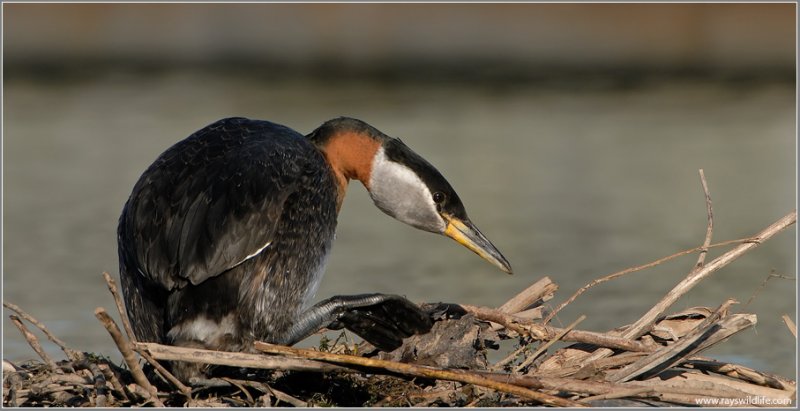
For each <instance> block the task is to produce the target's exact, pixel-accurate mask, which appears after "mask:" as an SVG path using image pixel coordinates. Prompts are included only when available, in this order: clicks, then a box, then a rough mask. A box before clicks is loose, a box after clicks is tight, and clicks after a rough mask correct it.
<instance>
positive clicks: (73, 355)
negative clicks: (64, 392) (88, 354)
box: [3, 301, 83, 361]
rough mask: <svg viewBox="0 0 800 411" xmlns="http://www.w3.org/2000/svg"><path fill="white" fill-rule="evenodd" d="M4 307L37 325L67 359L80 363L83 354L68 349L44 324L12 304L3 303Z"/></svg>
mask: <svg viewBox="0 0 800 411" xmlns="http://www.w3.org/2000/svg"><path fill="white" fill-rule="evenodd" d="M3 307H6V308H8V309H9V310H11V311H14V312H15V313H17V314H19V316H20V317H22V318H24V319H25V321H27V322H29V323H31V324H33V325H35V326H36V328H38V329H40V330H42V332H43V333H44V335H45V336H47V339H49V340H50V341H52V342H53V344H55V345H57V346H59V347H60V348H61V350H62V351H64V354H66V355H67V358H69V359H71V360H73V361H78V360H80V359H81V358H83V354H82V353H80V352H78V351H75V350H73V349H71V348H69V347H67V344H66V343H64V341H61V339H59V338H58V337H56V336H55V335H53V333H51V332H50V330H48V329H47V327H45V326H44V324H42V323H41V322H39V320H37V319H36V318H34V317H33V316H32V315H30V314H28V313H26V312H25V311H22V309H21V308H19V307H17V306H16V305H14V304H11V303H10V302H8V301H3Z"/></svg>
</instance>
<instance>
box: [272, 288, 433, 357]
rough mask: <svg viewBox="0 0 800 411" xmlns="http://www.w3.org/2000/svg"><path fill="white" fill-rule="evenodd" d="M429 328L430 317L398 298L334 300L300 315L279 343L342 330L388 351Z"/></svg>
mask: <svg viewBox="0 0 800 411" xmlns="http://www.w3.org/2000/svg"><path fill="white" fill-rule="evenodd" d="M432 325H433V322H432V320H431V319H430V316H429V314H427V313H426V312H424V311H422V310H421V309H420V308H419V307H418V306H417V305H415V304H414V303H412V302H411V301H409V300H408V299H406V298H405V297H401V296H399V295H391V294H359V295H349V296H334V297H331V298H328V299H326V300H323V301H320V302H319V303H317V304H316V305H314V306H313V307H311V308H309V309H308V310H306V311H305V312H304V313H302V314H301V315H300V317H299V318H298V319H297V321H296V322H295V323H294V325H293V326H292V329H291V330H290V331H289V332H288V333H287V334H286V337H285V338H284V341H282V342H283V343H284V344H288V345H291V344H294V343H296V342H298V341H300V340H302V339H304V338H306V337H308V336H309V335H311V334H313V333H314V332H316V331H317V330H319V329H320V328H322V327H325V326H327V327H329V328H333V329H340V328H342V327H344V328H347V329H349V330H350V331H353V332H354V333H356V334H358V335H359V336H361V337H362V338H364V339H365V340H367V341H369V342H370V343H372V344H373V345H375V346H376V347H378V348H380V349H383V350H386V351H391V350H394V349H396V348H397V347H399V346H400V345H401V344H402V339H403V338H406V337H409V336H411V335H413V334H421V333H425V332H427V331H429V330H430V328H431V326H432Z"/></svg>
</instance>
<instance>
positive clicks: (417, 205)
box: [369, 147, 445, 233]
mask: <svg viewBox="0 0 800 411" xmlns="http://www.w3.org/2000/svg"><path fill="white" fill-rule="evenodd" d="M369 187H370V196H371V197H372V201H374V202H375V205H376V206H378V208H380V209H381V210H382V211H383V212H384V213H386V214H388V215H390V216H392V217H394V218H396V219H397V220H400V221H402V222H404V223H406V224H409V225H411V226H413V227H416V228H419V229H421V230H425V231H430V232H434V233H441V232H443V231H444V229H445V222H444V220H443V219H442V218H441V217H440V216H439V213H438V212H437V211H436V204H434V202H433V196H432V195H431V192H430V190H429V189H428V186H427V185H425V183H424V182H423V181H422V180H421V179H420V178H419V176H417V174H416V173H415V172H414V171H412V170H411V169H410V168H408V167H406V166H405V165H403V164H400V163H396V162H394V161H391V160H389V159H388V158H387V157H386V153H385V152H384V149H383V147H381V148H379V149H378V151H377V153H375V158H374V159H373V160H372V175H371V176H370V181H369Z"/></svg>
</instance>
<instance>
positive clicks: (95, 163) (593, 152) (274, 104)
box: [3, 4, 797, 377]
mask: <svg viewBox="0 0 800 411" xmlns="http://www.w3.org/2000/svg"><path fill="white" fill-rule="evenodd" d="M794 16H795V5H793V4H761V5H755V4H659V5H643V4H639V5H636V4H606V5H590V4H563V5H559V4H516V5H514V4H506V5H488V4H483V5H467V4H462V5H458V4H439V5H422V4H395V5H379V4H349V5H344V4H338V5H333V4H305V5H289V4H238V5H221V4H217V5H206V4H180V5H178V4H171V5H161V4H127V5H112V4H105V5H97V4H73V5H63V4H3V35H4V55H3V57H4V66H3V70H4V73H3V80H4V84H3V92H4V96H3V116H4V118H3V120H4V122H3V173H4V175H3V177H4V178H3V235H4V238H3V240H4V241H3V299H4V300H6V301H9V302H13V303H15V304H17V305H20V306H21V307H22V308H23V309H25V310H27V311H28V312H30V313H31V314H32V315H34V316H36V317H37V318H39V319H40V320H42V321H43V322H44V323H45V324H46V325H47V326H48V327H49V328H50V330H51V331H53V332H54V333H55V334H56V335H58V336H60V337H61V338H63V339H64V340H65V341H66V342H67V343H68V344H69V345H71V346H72V347H73V348H77V349H81V350H86V351H94V352H98V353H102V354H107V355H111V356H112V357H115V354H114V353H116V349H115V348H114V346H113V343H112V341H111V340H110V338H109V337H108V335H107V334H106V332H105V330H104V329H103V328H102V327H101V326H100V325H99V324H98V322H97V321H96V319H95V318H94V315H93V310H94V308H95V307H97V306H104V307H106V308H107V309H109V311H114V310H113V302H112V300H111V298H110V296H109V294H108V291H107V290H106V287H105V284H104V283H103V280H102V277H101V273H102V272H103V271H108V272H110V273H112V274H113V275H115V276H116V274H117V254H116V234H115V229H116V223H117V218H118V216H119V212H120V211H121V208H122V205H123V204H124V202H125V200H126V198H127V196H128V194H129V193H130V190H131V188H132V186H133V184H134V182H135V181H136V179H137V178H138V176H139V175H140V174H141V172H142V171H143V170H144V169H145V168H146V167H147V166H148V165H149V164H150V163H151V162H152V161H153V160H154V159H155V158H156V157H157V156H158V155H159V154H160V153H161V152H162V151H163V150H165V149H166V148H167V147H169V146H170V145H172V144H173V143H175V142H176V141H178V140H179V139H182V138H184V137H186V136H188V135H189V134H190V133H192V132H193V131H195V130H197V129H199V128H201V127H203V126H204V125H206V124H208V123H211V122H213V121H215V120H217V119H219V118H222V117H227V116H246V117H252V118H259V119H268V120H272V121H275V122H278V123H282V124H285V125H288V126H290V127H292V128H294V129H296V130H298V131H299V132H301V133H308V132H310V131H311V130H313V129H314V128H315V127H316V126H318V125H319V124H321V123H322V122H323V121H325V120H327V119H330V118H333V117H336V116H340V115H347V116H352V117H357V118H360V119H363V120H365V121H367V122H369V123H370V124H372V125H374V126H375V127H377V128H378V129H380V130H382V131H383V132H385V133H387V134H389V135H392V136H396V137H401V138H403V140H404V141H405V142H406V143H407V144H408V145H409V146H410V147H412V148H413V149H414V150H415V151H417V152H418V153H420V154H421V155H423V156H424V157H425V158H427V159H428V160H429V161H431V162H432V163H433V164H434V165H436V166H437V168H438V169H439V170H440V171H441V172H442V173H443V174H444V175H445V176H446V177H447V178H448V180H449V181H450V182H451V183H452V185H453V186H454V187H455V189H456V190H457V191H458V193H459V195H460V197H461V198H462V200H463V201H464V203H465V205H466V207H467V210H468V212H469V214H470V216H471V218H472V219H473V221H474V222H475V223H476V224H477V225H478V226H479V227H480V228H481V230H482V231H483V232H484V233H485V234H486V235H487V236H488V237H489V238H490V239H492V241H493V242H494V243H495V245H497V246H498V248H499V249H500V250H501V251H502V252H503V253H504V254H505V256H506V257H507V258H508V259H509V260H510V261H511V263H512V265H513V267H514V269H515V274H514V275H513V276H507V275H505V274H502V273H500V272H499V271H498V270H496V269H494V268H493V267H492V266H490V265H489V264H486V263H485V262H483V261H481V260H480V259H479V258H478V257H477V256H475V255H473V254H472V253H470V252H469V251H467V250H465V249H463V248H462V247H460V246H458V245H457V244H456V243H454V242H452V241H450V240H447V239H445V238H442V237H438V236H434V235H431V234H427V233H423V232H419V231H417V230H414V229H412V228H409V227H406V226H404V225H402V224H400V223H397V222H395V221H393V220H391V219H390V218H389V217H387V216H385V215H384V214H382V213H381V212H380V211H379V210H378V209H377V208H375V207H374V206H373V205H372V204H371V201H370V200H369V197H368V196H367V194H366V192H365V190H364V189H363V188H362V187H361V186H360V185H359V184H358V183H353V184H351V187H350V190H349V192H348V195H347V198H346V200H345V204H344V206H343V209H342V212H341V215H340V218H339V228H338V233H337V239H336V242H335V245H334V252H333V255H332V258H331V261H330V264H329V266H328V271H327V275H326V277H325V279H324V281H323V283H322V286H321V287H320V290H319V292H318V294H317V299H318V300H319V299H323V298H326V297H328V296H330V295H334V294H354V293H363V292H391V293H398V294H403V295H406V296H408V297H409V298H410V299H412V300H414V301H450V302H462V303H469V304H475V305H484V306H498V305H500V304H502V303H503V302H504V301H505V300H507V299H508V298H510V297H511V296H513V295H514V294H516V293H517V292H519V291H521V290H522V289H524V288H525V287H527V286H528V285H530V284H531V283H533V282H535V281H536V280H538V279H539V278H541V277H543V276H550V277H551V278H552V279H553V281H554V282H556V283H557V284H558V285H559V286H560V290H559V291H558V293H557V294H556V298H555V300H554V302H555V303H558V302H560V301H562V300H563V299H565V298H567V297H568V296H569V295H571V294H572V293H573V292H574V291H575V290H577V289H578V288H580V287H581V286H582V285H584V284H586V283H588V282H589V281H591V280H593V279H595V278H598V277H600V276H603V275H606V274H609V273H611V272H614V271H617V270H621V269H624V268H627V267H630V266H634V265H639V264H643V263H646V262H649V261H652V260H655V259H657V258H660V257H663V256H666V255H669V254H672V253H674V252H677V251H680V250H683V249H687V248H692V247H695V246H698V245H700V244H702V241H703V237H704V235H705V230H706V210H705V203H704V199H703V195H702V190H701V186H700V182H699V177H698V169H700V168H702V169H704V170H705V173H706V176H707V179H708V183H709V186H710V191H711V195H712V198H713V201H714V217H715V220H714V222H715V230H714V238H715V241H723V240H729V239H735V238H743V237H747V236H750V235H753V234H755V233H756V232H758V231H759V230H761V229H762V228H764V227H766V226H767V225H769V224H771V223H772V222H773V221H775V220H777V219H778V218H780V217H781V216H783V215H785V214H786V213H788V212H789V211H791V210H792V209H793V208H795V206H796V201H795V200H796V178H795V171H796V168H795V167H796V156H795V152H796V134H795V133H796V104H795V98H796V94H795V57H794V56H795V54H794V52H795V40H794V33H795V31H794V22H795V20H794ZM721 252H722V250H712V252H711V253H710V256H709V260H710V259H711V258H713V257H714V256H717V255H719V254H720V253H721ZM796 257H797V249H796V229H795V227H792V228H791V229H790V230H787V231H786V232H784V233H781V234H779V235H778V236H777V237H776V238H774V239H773V240H771V241H769V242H767V243H765V244H763V245H762V246H761V247H759V248H758V249H756V250H755V251H753V252H751V253H749V254H747V255H745V256H744V257H742V258H741V259H740V260H738V261H736V262H734V263H733V264H731V265H730V266H728V267H725V268H724V269H723V270H721V271H720V272H718V273H716V274H714V275H713V276H712V277H711V278H710V279H708V280H706V281H705V282H703V283H701V284H700V285H699V286H697V287H696V288H695V289H694V290H692V292H691V293H690V294H689V295H687V296H686V297H685V298H683V299H681V300H680V301H679V302H678V303H677V304H676V305H675V306H674V307H673V308H672V311H677V310H680V309H683V308H687V307H692V306H697V305H704V306H712V307H715V306H717V305H718V304H720V303H721V302H722V301H723V300H724V299H726V298H728V297H732V298H736V299H737V300H739V301H740V303H741V304H739V305H737V306H735V308H734V310H736V311H741V312H752V313H756V314H757V315H758V326H757V327H756V328H755V329H752V330H748V331H746V332H744V333H742V334H741V335H736V336H734V337H733V338H732V339H731V340H730V341H729V342H727V343H725V344H722V345H721V346H720V347H719V348H715V349H713V350H712V351H711V352H708V353H707V354H708V355H711V356H716V357H718V358H720V359H727V360H732V361H736V362H739V363H743V364H745V365H749V366H752V367H755V368H758V369H761V370H765V371H771V372H776V373H779V374H782V375H785V376H789V377H796V353H797V351H796V341H795V339H794V338H793V337H792V336H791V334H790V333H789V332H788V330H787V329H786V327H785V326H784V324H783V323H782V321H781V315H783V314H789V315H790V316H791V317H792V319H794V320H795V321H796V318H797V317H796V310H797V304H796V301H797V299H796V295H797V293H796V287H797V284H796V281H795V280H794V278H795V276H796ZM695 260H696V257H695V256H688V257H683V258H680V259H677V260H674V261H672V262H669V263H666V264H663V265H661V266H658V267H656V268H654V269H650V270H647V271H644V272H639V273H636V274H631V275H629V276H627V277H624V278H622V279H619V280H615V281H614V282H610V283H606V284H603V285H601V286H598V287H596V288H594V289H592V290H590V291H589V292H588V293H586V294H584V295H583V296H582V297H580V298H579V299H578V300H576V301H575V302H574V303H572V304H571V305H570V306H568V307H567V309H565V310H564V311H563V312H561V313H560V314H559V316H558V317H557V318H556V319H555V320H554V324H556V325H563V324H569V323H570V322H572V321H573V320H574V319H575V318H577V317H578V316H580V315H581V314H586V315H587V316H588V318H587V319H586V321H584V322H583V323H582V324H581V326H580V328H582V329H588V330H597V331H604V330H607V329H609V328H612V327H616V326H619V325H622V324H626V323H630V322H632V321H634V320H636V319H637V318H639V317H640V316H641V315H642V314H643V313H644V312H645V311H647V310H648V309H649V308H650V307H651V306H652V305H653V304H655V303H656V302H657V301H658V300H659V299H660V298H661V297H662V296H663V295H664V294H665V293H666V292H667V291H669V290H670V289H671V288H672V287H673V286H674V285H675V284H676V283H677V282H678V281H680V280H681V279H682V278H683V277H684V276H685V275H686V273H687V272H688V271H689V270H690V269H691V268H692V265H693V264H694V262H695ZM771 274H773V275H774V276H772V277H770V275H771ZM781 277H784V278H781ZM768 278H771V279H770V280H769V281H766V280H767V279H768ZM765 281H766V283H765ZM6 314H8V313H6ZM45 345H46V348H47V350H48V351H50V352H52V353H53V354H54V355H56V356H57V357H58V358H60V355H59V354H58V352H57V350H56V348H55V347H52V346H50V345H48V344H45ZM34 356H35V354H34V353H33V352H32V351H31V350H30V348H29V347H28V346H27V344H26V343H25V341H24V340H23V339H22V337H21V336H20V335H19V333H18V332H17V330H16V329H14V327H13V325H11V323H10V322H9V321H8V319H7V318H4V320H3V358H6V359H10V360H13V361H22V360H25V359H29V358H33V357H34Z"/></svg>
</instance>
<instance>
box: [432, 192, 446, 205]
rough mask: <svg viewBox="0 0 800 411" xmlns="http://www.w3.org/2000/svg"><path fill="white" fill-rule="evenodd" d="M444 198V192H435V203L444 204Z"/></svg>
mask: <svg viewBox="0 0 800 411" xmlns="http://www.w3.org/2000/svg"><path fill="white" fill-rule="evenodd" d="M444 199H445V195H444V193H442V192H440V191H437V192H435V193H433V202H434V203H436V204H442V203H444Z"/></svg>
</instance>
